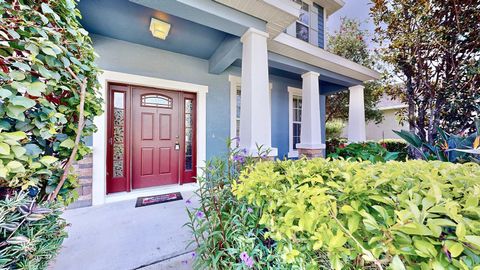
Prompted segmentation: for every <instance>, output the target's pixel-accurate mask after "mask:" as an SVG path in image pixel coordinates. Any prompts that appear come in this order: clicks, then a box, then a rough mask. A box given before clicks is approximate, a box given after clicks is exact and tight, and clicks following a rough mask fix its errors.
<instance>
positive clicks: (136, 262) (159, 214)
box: [50, 192, 198, 270]
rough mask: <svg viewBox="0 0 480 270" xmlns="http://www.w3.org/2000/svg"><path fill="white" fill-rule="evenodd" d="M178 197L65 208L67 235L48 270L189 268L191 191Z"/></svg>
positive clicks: (192, 205) (190, 252)
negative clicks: (151, 202)
mask: <svg viewBox="0 0 480 270" xmlns="http://www.w3.org/2000/svg"><path fill="white" fill-rule="evenodd" d="M182 196H183V200H180V201H173V202H168V203H162V204H156V205H150V206H144V207H139V208H135V200H128V201H122V202H116V203H108V204H105V205H101V206H93V207H86V208H78V209H71V210H67V211H66V212H65V213H64V217H65V219H66V220H67V221H68V223H70V224H71V226H70V227H69V228H68V234H69V237H68V238H67V239H66V240H65V242H64V243H63V247H62V249H61V251H60V254H59V255H58V256H57V258H56V259H55V260H54V261H53V263H52V264H51V267H50V269H52V270H60V269H61V270H77V269H78V270H83V269H89V270H109V269H118V270H124V269H125V270H131V269H145V270H147V269H148V270H153V269H185V270H186V269H191V259H192V250H193V247H189V248H188V249H186V246H187V244H188V242H189V241H190V240H191V239H192V238H191V234H190V232H189V230H188V228H186V227H182V226H183V225H184V224H185V223H186V222H187V221H188V216H187V213H186V211H185V206H186V204H185V201H186V200H187V199H189V198H192V199H191V201H192V204H191V205H190V206H189V207H195V206H196V205H197V204H198V202H197V201H196V200H195V198H194V194H193V193H192V192H182Z"/></svg>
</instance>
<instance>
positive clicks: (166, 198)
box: [135, 192, 183, 207]
mask: <svg viewBox="0 0 480 270" xmlns="http://www.w3.org/2000/svg"><path fill="white" fill-rule="evenodd" d="M182 199H183V198H182V194H180V192H175V193H167V194H161V195H154V196H147V197H138V198H137V203H136V204H135V207H142V206H149V205H152V204H158V203H166V202H173V201H178V200H182Z"/></svg>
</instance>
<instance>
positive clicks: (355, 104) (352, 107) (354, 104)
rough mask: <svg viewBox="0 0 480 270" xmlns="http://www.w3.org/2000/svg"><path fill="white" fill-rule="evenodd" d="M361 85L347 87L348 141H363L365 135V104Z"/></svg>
mask: <svg viewBox="0 0 480 270" xmlns="http://www.w3.org/2000/svg"><path fill="white" fill-rule="evenodd" d="M363 88H364V87H363V85H355V86H352V87H350V88H348V89H349V90H350V91H349V92H350V102H349V104H348V130H347V131H348V141H349V142H364V141H366V140H367V137H366V135H365V105H364V100H363Z"/></svg>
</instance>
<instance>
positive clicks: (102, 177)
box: [92, 70, 208, 205]
mask: <svg viewBox="0 0 480 270" xmlns="http://www.w3.org/2000/svg"><path fill="white" fill-rule="evenodd" d="M98 81H99V82H100V85H101V87H100V93H101V95H102V97H103V100H104V103H103V104H102V108H103V111H104V112H106V111H107V102H108V98H107V97H108V95H107V93H108V83H123V84H131V85H138V86H145V87H153V88H161V89H167V90H176V91H183V92H191V93H196V94H197V130H196V132H197V144H196V145H197V175H200V174H201V173H202V170H201V168H203V167H204V165H205V160H206V157H207V148H206V143H207V137H206V134H207V130H206V127H207V96H206V95H207V92H208V86H205V85H199V84H192V83H186V82H179V81H171V80H164V79H160V78H154V77H146V76H140V75H133V74H128V73H122V72H116V71H108V70H104V71H103V73H102V74H101V75H99V76H98ZM107 121H108V120H107V113H104V114H102V115H100V116H98V117H95V119H94V123H95V125H96V126H97V128H98V131H97V132H96V133H94V134H93V147H92V148H93V153H92V156H93V175H92V205H99V204H104V203H105V202H106V201H107V199H108V198H107V197H110V196H113V197H115V200H109V201H118V200H122V199H130V198H133V197H132V194H128V193H126V192H125V193H119V194H113V195H108V196H107V193H106V191H107V188H106V187H107V175H106V170H107ZM169 189H170V190H171V189H172V187H169ZM152 191H154V192H156V190H152ZM130 193H135V192H130ZM141 194H142V195H144V194H148V192H141Z"/></svg>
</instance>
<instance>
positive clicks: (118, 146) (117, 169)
mask: <svg viewBox="0 0 480 270" xmlns="http://www.w3.org/2000/svg"><path fill="white" fill-rule="evenodd" d="M124 137H125V93H123V92H114V93H113V177H123V176H124V166H125V143H124Z"/></svg>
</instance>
